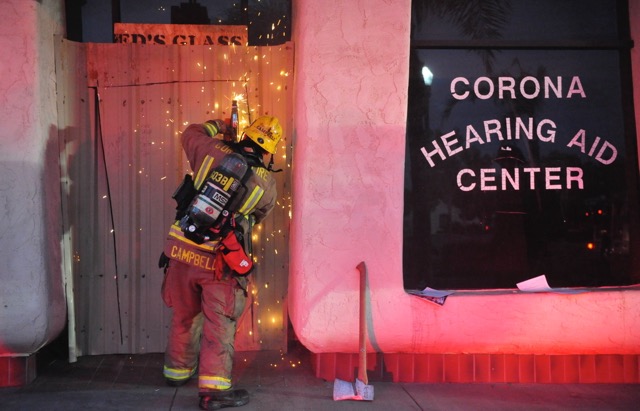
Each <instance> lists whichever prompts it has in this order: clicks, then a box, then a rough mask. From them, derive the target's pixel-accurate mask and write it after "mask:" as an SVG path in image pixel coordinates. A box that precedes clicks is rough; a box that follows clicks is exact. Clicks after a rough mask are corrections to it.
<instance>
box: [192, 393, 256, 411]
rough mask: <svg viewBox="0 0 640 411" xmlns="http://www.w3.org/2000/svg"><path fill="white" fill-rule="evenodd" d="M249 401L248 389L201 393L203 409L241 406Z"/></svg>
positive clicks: (201, 406)
mask: <svg viewBox="0 0 640 411" xmlns="http://www.w3.org/2000/svg"><path fill="white" fill-rule="evenodd" d="M248 402H249V393H248V392H247V390H243V389H239V390H234V389H229V390H220V391H209V392H205V393H200V409H201V410H219V409H220V408H227V407H240V406H242V405H245V404H247V403H248Z"/></svg>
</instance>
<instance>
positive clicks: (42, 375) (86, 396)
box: [0, 349, 640, 411]
mask: <svg viewBox="0 0 640 411" xmlns="http://www.w3.org/2000/svg"><path fill="white" fill-rule="evenodd" d="M236 364H237V365H236V368H235V371H234V372H235V374H236V378H235V381H236V383H237V386H238V387H239V388H246V389H247V390H248V391H249V392H250V394H251V402H250V403H249V404H247V405H245V406H244V407H240V408H237V409H238V410H243V411H253V410H260V411H269V410H274V411H281V410H296V411H297V410H331V411H342V410H367V411H374V410H380V411H389V410H393V411H401V410H443V411H457V410H473V411H479V410H491V411H495V410H581V411H582V410H594V411H596V410H597V411H602V410H625V411H630V410H637V409H640V385H637V384H635V385H626V384H405V383H392V382H376V381H370V382H369V383H370V385H373V386H374V389H375V396H374V400H373V401H371V402H365V401H333V398H332V394H333V381H324V380H321V379H318V378H316V377H315V376H314V374H313V371H312V369H311V364H310V361H309V354H308V352H306V351H304V350H303V349H294V350H292V351H290V352H289V353H287V354H282V353H278V352H273V351H261V352H240V353H237V355H236ZM197 395H198V388H197V382H196V380H195V379H193V380H191V381H190V382H189V383H188V384H186V385H184V386H182V387H179V388H173V387H169V386H167V385H166V384H165V382H164V379H163V377H162V354H160V353H155V354H140V355H101V356H85V357H80V358H79V359H78V361H77V362H76V363H73V364H69V363H68V362H67V361H65V360H60V359H56V360H53V361H51V363H49V364H46V365H45V366H44V367H42V370H41V371H40V372H39V375H38V377H37V378H36V380H35V381H34V382H32V383H31V384H30V385H29V386H27V387H22V388H0V410H11V411H14V410H29V411H31V410H40V409H46V410H60V411H76V410H173V411H177V410H197V409H198V397H197Z"/></svg>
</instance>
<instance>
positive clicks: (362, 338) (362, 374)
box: [357, 261, 369, 385]
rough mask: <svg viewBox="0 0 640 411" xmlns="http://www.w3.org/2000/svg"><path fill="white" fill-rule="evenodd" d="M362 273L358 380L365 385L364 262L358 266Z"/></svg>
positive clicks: (365, 281) (365, 282) (366, 380)
mask: <svg viewBox="0 0 640 411" xmlns="http://www.w3.org/2000/svg"><path fill="white" fill-rule="evenodd" d="M357 269H358V271H359V272H360V324H359V325H360V333H359V337H360V352H359V353H358V379H359V380H360V381H362V382H363V383H364V384H365V385H367V384H369V379H368V378H367V299H366V297H367V266H366V265H365V263H364V261H362V262H361V263H360V264H358V267H357Z"/></svg>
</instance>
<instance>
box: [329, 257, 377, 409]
mask: <svg viewBox="0 0 640 411" xmlns="http://www.w3.org/2000/svg"><path fill="white" fill-rule="evenodd" d="M357 268H358V271H359V272H360V335H359V336H360V352H359V353H358V377H357V378H356V380H355V382H349V381H343V380H340V379H338V378H336V379H335V381H334V382H333V400H334V401H342V400H356V401H373V386H372V385H368V384H369V379H368V378H367V317H366V312H367V311H366V310H367V304H366V298H365V297H366V289H367V266H366V265H365V263H364V261H363V262H361V263H360V264H358V267H357Z"/></svg>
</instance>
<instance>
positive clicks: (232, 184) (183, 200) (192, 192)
mask: <svg viewBox="0 0 640 411" xmlns="http://www.w3.org/2000/svg"><path fill="white" fill-rule="evenodd" d="M227 144H228V143H227ZM228 145H230V146H232V145H231V144H228ZM232 148H235V147H233V146H232ZM234 151H235V150H234ZM249 163H251V164H249ZM251 166H260V167H265V166H264V164H262V162H261V161H259V160H258V159H253V158H252V157H250V156H249V157H247V158H245V156H243V155H241V154H239V153H237V152H234V153H231V154H228V155H226V156H225V157H224V158H223V159H222V161H221V162H220V164H219V165H218V166H217V167H215V168H214V169H213V170H212V171H211V173H210V174H209V176H208V177H207V179H206V180H205V181H204V183H203V184H202V186H201V187H200V189H199V190H198V189H197V188H196V187H195V186H194V182H193V179H192V177H191V175H189V174H187V175H185V178H184V180H183V181H182V183H181V184H180V186H178V188H177V189H176V191H175V193H174V194H173V199H174V200H176V203H177V206H176V210H177V213H176V220H179V226H180V229H181V230H182V231H183V233H184V236H185V237H186V238H187V239H189V240H191V241H193V242H194V243H196V244H202V243H204V242H205V241H210V240H215V239H216V238H219V239H220V241H219V243H218V246H217V247H216V252H217V255H221V256H222V259H223V260H224V262H225V263H226V265H227V266H229V268H231V269H232V270H233V271H234V272H235V273H236V274H239V275H247V274H249V273H250V272H251V270H252V269H253V261H252V259H251V258H250V257H249V256H248V255H247V253H246V252H245V250H244V247H243V246H242V244H243V243H244V232H243V231H242V228H241V227H240V226H239V225H238V224H237V223H236V220H235V218H234V213H235V212H236V211H237V210H238V209H239V207H240V204H241V201H242V200H243V198H244V196H245V193H246V192H247V188H246V185H245V184H246V182H247V181H248V179H249V177H250V176H251V172H250V167H251ZM265 168H266V167H265Z"/></svg>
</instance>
